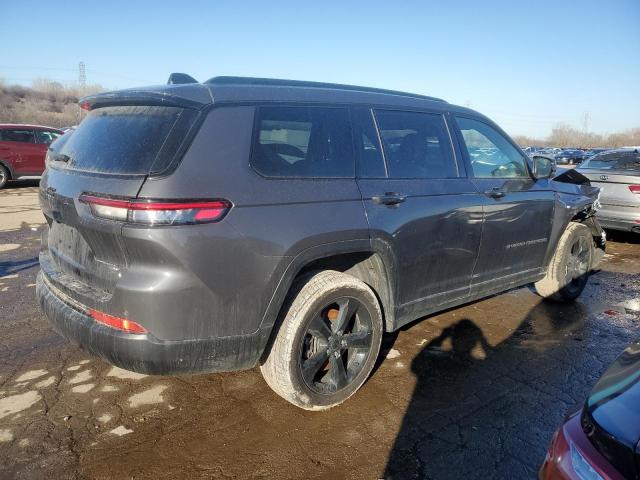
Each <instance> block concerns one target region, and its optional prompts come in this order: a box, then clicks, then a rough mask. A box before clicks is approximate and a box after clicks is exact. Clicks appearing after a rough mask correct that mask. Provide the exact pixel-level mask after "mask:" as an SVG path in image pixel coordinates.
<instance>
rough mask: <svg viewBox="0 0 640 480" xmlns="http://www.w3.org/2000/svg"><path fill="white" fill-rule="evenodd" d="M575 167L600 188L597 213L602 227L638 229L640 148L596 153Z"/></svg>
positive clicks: (639, 214)
mask: <svg viewBox="0 0 640 480" xmlns="http://www.w3.org/2000/svg"><path fill="white" fill-rule="evenodd" d="M577 171H579V172H580V173H582V174H583V175H584V176H586V177H587V178H588V179H589V180H590V181H591V185H593V186H594V187H600V188H601V194H600V204H601V205H602V208H601V209H600V210H599V211H598V214H597V216H598V220H599V221H600V223H601V224H602V226H603V227H605V228H610V229H613V230H624V231H632V232H637V233H640V149H638V148H620V149H617V150H609V151H607V152H603V153H599V154H597V155H594V156H593V157H591V158H590V159H588V160H586V161H585V162H583V163H582V165H580V166H579V167H578V168H577Z"/></svg>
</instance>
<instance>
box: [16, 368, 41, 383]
mask: <svg viewBox="0 0 640 480" xmlns="http://www.w3.org/2000/svg"><path fill="white" fill-rule="evenodd" d="M47 373H49V372H47V371H46V370H43V369H39V370H29V371H28V372H25V373H23V374H22V375H20V376H19V377H18V378H16V383H20V382H27V381H29V380H34V379H36V378H40V377H43V376H44V375H46V374H47Z"/></svg>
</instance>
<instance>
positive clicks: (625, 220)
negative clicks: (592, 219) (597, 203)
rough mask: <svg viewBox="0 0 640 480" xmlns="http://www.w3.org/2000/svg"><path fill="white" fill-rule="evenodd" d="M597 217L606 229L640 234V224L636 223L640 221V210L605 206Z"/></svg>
mask: <svg viewBox="0 0 640 480" xmlns="http://www.w3.org/2000/svg"><path fill="white" fill-rule="evenodd" d="M596 216H597V217H598V221H599V222H600V225H602V226H603V227H604V228H610V229H612V230H622V231H625V232H632V231H633V232H640V223H636V221H637V220H640V208H629V207H614V206H610V205H603V206H602V209H601V210H598V212H597V214H596Z"/></svg>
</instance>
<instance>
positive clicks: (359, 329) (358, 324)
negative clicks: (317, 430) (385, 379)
mask: <svg viewBox="0 0 640 480" xmlns="http://www.w3.org/2000/svg"><path fill="white" fill-rule="evenodd" d="M286 305H288V307H287V308H286V311H285V312H284V314H285V315H284V319H283V322H282V325H281V326H280V329H279V331H278V334H277V336H276V338H275V340H274V342H273V345H272V347H271V350H270V352H269V355H268V357H267V359H266V361H265V362H264V364H263V365H262V366H261V367H260V368H261V370H262V375H263V376H264V378H265V380H266V382H267V384H269V386H270V387H271V388H272V389H273V390H274V391H275V392H276V393H277V394H278V395H280V396H281V397H283V398H284V399H285V400H287V401H289V402H291V403H292V404H294V405H296V406H298V407H300V408H303V409H305V410H325V409H328V408H331V407H334V406H336V405H338V404H340V403H342V402H344V401H345V400H346V399H347V398H349V397H350V396H351V395H353V394H354V393H355V392H356V391H357V390H358V389H359V388H360V387H361V386H362V384H363V383H364V382H365V380H366V379H367V377H368V376H369V374H370V373H371V370H372V369H373V366H374V364H375V361H376V359H377V357H378V353H379V351H380V343H381V340H382V312H381V310H380V305H379V304H378V300H377V298H376V296H375V295H374V293H373V291H372V290H371V289H370V288H369V287H368V286H367V285H366V284H365V283H363V282H362V281H360V280H358V279H357V278H354V277H352V276H350V275H346V274H344V273H340V272H335V271H328V270H327V271H322V272H318V273H315V274H313V275H312V276H310V277H306V278H304V279H301V280H300V281H299V282H298V284H297V285H296V286H294V288H293V290H292V293H291V294H290V297H289V299H288V302H287V304H286Z"/></svg>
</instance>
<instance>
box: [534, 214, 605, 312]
mask: <svg viewBox="0 0 640 480" xmlns="http://www.w3.org/2000/svg"><path fill="white" fill-rule="evenodd" d="M592 256H593V238H592V236H591V232H590V230H589V228H587V227H586V226H585V225H582V224H581V223H570V224H569V226H568V227H567V229H566V230H565V231H564V233H563V234H562V237H560V241H559V242H558V247H557V248H556V252H555V254H554V255H553V258H552V259H551V262H550V263H549V268H548V270H547V275H546V276H545V277H544V278H543V279H542V280H540V281H539V282H536V284H535V288H536V292H538V295H540V296H541V297H544V298H549V299H551V300H556V301H561V302H571V301H573V300H575V299H576V298H578V297H579V296H580V294H581V293H582V291H583V290H584V287H586V285H587V281H588V280H589V272H590V269H591V262H592Z"/></svg>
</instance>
